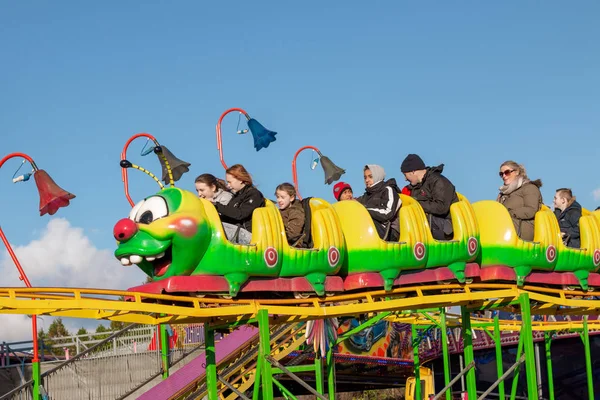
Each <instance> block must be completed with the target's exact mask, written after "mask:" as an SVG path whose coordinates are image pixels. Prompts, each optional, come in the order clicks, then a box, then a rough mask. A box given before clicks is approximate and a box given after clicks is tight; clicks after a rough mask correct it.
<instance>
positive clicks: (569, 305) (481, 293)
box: [0, 283, 600, 330]
mask: <svg viewBox="0 0 600 400" xmlns="http://www.w3.org/2000/svg"><path fill="white" fill-rule="evenodd" d="M521 293H528V295H529V298H530V300H531V302H532V313H533V314H546V313H552V314H557V315H560V314H571V315H574V314H597V313H599V312H600V300H590V299H586V298H585V297H584V296H589V295H588V294H586V293H583V292H579V291H573V292H564V291H561V290H557V289H548V288H542V287H536V286H525V287H524V288H518V287H517V286H516V285H511V284H481V283H477V284H470V285H460V284H450V285H428V286H425V285H424V286H413V287H401V288H396V289H394V290H392V291H390V292H385V291H383V290H376V291H371V292H363V293H357V294H343V295H339V296H332V297H326V298H317V297H315V298H309V299H275V300H273V299H264V300H263V299H254V300H235V299H218V298H197V297H184V296H173V295H151V294H145V293H133V292H127V291H118V290H103V289H74V288H0V314H37V315H52V316H63V317H70V318H88V319H106V320H114V321H123V322H138V323H143V324H160V323H171V324H180V323H198V322H210V323H213V324H220V323H232V322H239V321H244V320H248V319H250V318H254V317H256V315H257V313H258V311H259V310H268V313H269V314H270V315H271V319H272V323H274V324H283V323H291V322H301V321H306V320H313V319H319V318H332V317H340V316H353V315H357V314H369V313H377V312H382V311H392V312H405V314H412V313H413V312H416V311H417V310H419V309H428V308H439V307H449V306H459V305H466V306H467V307H469V308H473V309H475V308H478V309H481V308H494V309H497V310H506V311H514V309H513V306H514V305H515V304H517V302H518V298H519V295H520V294H521ZM100 296H102V297H100ZM123 297H126V298H130V299H131V301H123V300H120V298H123ZM511 304H512V305H511ZM161 314H163V315H164V316H160V315H161ZM401 318H405V319H408V320H410V319H411V318H413V319H414V322H415V323H418V324H423V325H430V324H432V323H433V322H432V321H429V320H428V319H426V318H423V317H410V316H406V315H405V316H402V317H401ZM415 318H416V319H415ZM477 321H478V320H476V319H474V320H473V323H474V324H477ZM448 323H449V324H452V323H453V319H452V318H451V317H449V318H448ZM456 323H458V319H457V320H456ZM573 324H574V325H572V329H578V328H577V327H579V326H580V325H581V324H578V323H577V322H574V323H573ZM517 325H518V324H510V323H509V324H507V323H504V324H503V326H502V329H506V330H518V329H519V327H518V326H517ZM547 326H552V328H544V327H543V326H541V324H540V325H539V327H538V325H536V324H534V327H533V329H534V330H560V329H558V328H556V327H554V325H547ZM590 326H594V327H595V326H596V324H593V325H592V322H591V321H590ZM563 329H569V327H567V326H566V325H565V328H563Z"/></svg>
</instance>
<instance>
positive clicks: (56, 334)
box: [48, 317, 71, 339]
mask: <svg viewBox="0 0 600 400" xmlns="http://www.w3.org/2000/svg"><path fill="white" fill-rule="evenodd" d="M70 335H71V334H70V333H69V331H68V330H67V328H65V325H64V324H63V321H62V318H60V317H58V318H56V319H55V320H54V321H52V323H51V324H50V327H49V328H48V337H49V338H51V339H54V338H60V337H65V336H70Z"/></svg>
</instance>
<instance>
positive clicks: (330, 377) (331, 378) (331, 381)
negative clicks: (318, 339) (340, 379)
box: [325, 344, 335, 400]
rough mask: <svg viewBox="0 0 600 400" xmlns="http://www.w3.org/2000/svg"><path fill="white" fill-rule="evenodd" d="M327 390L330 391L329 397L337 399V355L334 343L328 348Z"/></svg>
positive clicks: (332, 399)
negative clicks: (335, 354)
mask: <svg viewBox="0 0 600 400" xmlns="http://www.w3.org/2000/svg"><path fill="white" fill-rule="evenodd" d="M325 361H326V363H327V390H328V392H329V398H330V399H331V400H334V399H335V357H334V354H333V344H332V346H330V347H329V350H327V358H326V360H325Z"/></svg>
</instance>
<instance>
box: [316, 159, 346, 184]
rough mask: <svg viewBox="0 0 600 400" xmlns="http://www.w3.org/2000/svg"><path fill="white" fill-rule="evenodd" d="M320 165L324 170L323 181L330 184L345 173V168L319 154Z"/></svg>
mask: <svg viewBox="0 0 600 400" xmlns="http://www.w3.org/2000/svg"><path fill="white" fill-rule="evenodd" d="M321 166H322V167H323V171H325V183H326V184H328V185H331V184H332V183H333V182H335V181H337V180H338V179H340V178H341V177H342V175H343V174H344V173H346V170H345V169H342V168H340V167H338V166H337V165H335V164H334V163H333V161H331V160H330V159H329V157H325V156H321Z"/></svg>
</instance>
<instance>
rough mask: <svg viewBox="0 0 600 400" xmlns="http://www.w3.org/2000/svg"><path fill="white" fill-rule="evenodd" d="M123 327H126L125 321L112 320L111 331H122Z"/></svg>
mask: <svg viewBox="0 0 600 400" xmlns="http://www.w3.org/2000/svg"><path fill="white" fill-rule="evenodd" d="M123 328H125V322H120V321H110V330H111V331H120V330H121V329H123Z"/></svg>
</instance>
